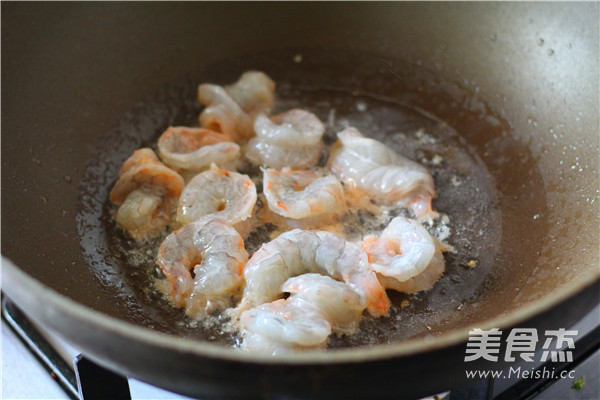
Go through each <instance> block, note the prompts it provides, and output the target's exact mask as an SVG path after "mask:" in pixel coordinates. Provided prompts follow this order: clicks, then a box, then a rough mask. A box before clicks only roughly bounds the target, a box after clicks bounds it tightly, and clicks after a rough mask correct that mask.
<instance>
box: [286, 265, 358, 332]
mask: <svg viewBox="0 0 600 400" xmlns="http://www.w3.org/2000/svg"><path fill="white" fill-rule="evenodd" d="M281 290H282V291H283V292H286V293H290V294H291V297H294V298H302V299H303V300H305V301H306V302H307V303H309V304H310V305H311V306H313V307H316V308H317V309H318V310H319V311H320V312H321V313H322V314H323V316H324V317H325V319H326V320H327V322H329V324H330V325H331V330H332V332H333V333H337V334H346V335H351V334H353V333H355V332H356V330H357V329H358V324H359V322H360V320H361V319H362V313H363V310H364V309H365V308H366V307H367V300H366V298H365V297H364V296H363V295H362V294H361V293H359V292H357V291H356V290H355V289H354V288H353V287H352V286H350V285H348V284H346V283H344V282H338V281H336V280H334V279H333V278H330V277H329V276H326V275H320V274H314V273H312V274H303V275H298V276H295V277H293V278H290V279H288V280H287V281H286V282H285V283H284V284H283V286H282V287H281Z"/></svg>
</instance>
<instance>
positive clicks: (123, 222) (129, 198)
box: [110, 148, 184, 242]
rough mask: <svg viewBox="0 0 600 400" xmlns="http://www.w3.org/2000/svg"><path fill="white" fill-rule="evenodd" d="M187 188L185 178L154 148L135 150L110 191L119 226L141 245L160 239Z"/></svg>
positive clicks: (124, 164)
mask: <svg viewBox="0 0 600 400" xmlns="http://www.w3.org/2000/svg"><path fill="white" fill-rule="evenodd" d="M183 186H184V181H183V178H182V177H181V176H180V175H179V174H178V173H177V172H175V171H173V170H171V169H170V168H168V167H167V166H166V165H164V164H163V163H161V162H160V161H159V160H158V157H156V154H154V152H153V151H152V150H151V149H148V148H143V149H139V150H136V151H134V152H133V154H132V155H131V157H129V158H128V159H127V160H126V161H125V162H124V163H123V166H122V167H121V170H120V171H119V179H118V180H117V182H116V183H115V185H114V186H113V188H112V190H111V191H110V201H111V203H112V204H114V205H115V206H117V207H118V210H117V213H116V215H115V221H116V222H117V225H118V226H119V227H121V228H122V229H123V230H124V231H126V232H127V233H128V234H129V235H130V236H131V237H132V238H133V239H135V240H136V241H138V242H139V241H143V240H146V239H150V238H152V237H154V236H157V235H158V234H159V233H160V232H161V231H162V230H164V229H165V228H166V227H167V225H169V224H170V223H171V221H172V217H173V211H174V209H175V206H176V204H177V200H178V198H179V195H180V194H181V192H182V190H183Z"/></svg>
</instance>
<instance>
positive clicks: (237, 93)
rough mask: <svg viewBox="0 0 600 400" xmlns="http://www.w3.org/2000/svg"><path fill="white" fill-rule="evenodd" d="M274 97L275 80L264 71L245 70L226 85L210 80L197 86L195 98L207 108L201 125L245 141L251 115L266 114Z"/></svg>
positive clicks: (251, 134) (248, 134) (252, 131)
mask: <svg viewBox="0 0 600 400" xmlns="http://www.w3.org/2000/svg"><path fill="white" fill-rule="evenodd" d="M274 98H275V82H273V81H272V80H271V78H269V77H268V76H267V75H266V74H264V73H262V72H258V71H248V72H246V73H244V74H242V76H241V77H240V79H239V80H238V81H237V82H236V83H234V84H232V85H229V86H226V87H225V88H223V87H221V86H218V85H213V84H209V83H205V84H202V85H200V86H199V87H198V101H199V102H200V103H201V104H204V105H205V106H206V108H205V109H204V110H203V111H202V113H201V114H200V124H201V125H202V126H203V127H205V128H207V129H210V130H214V131H218V132H223V133H225V134H227V135H231V136H232V137H233V138H234V139H235V140H236V141H244V140H246V139H248V138H250V137H251V136H253V135H254V129H253V123H254V118H255V117H256V115H258V114H259V113H268V112H269V111H270V109H271V106H272V105H273V101H274Z"/></svg>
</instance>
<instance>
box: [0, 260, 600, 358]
mask: <svg viewBox="0 0 600 400" xmlns="http://www.w3.org/2000/svg"><path fill="white" fill-rule="evenodd" d="M1 265H2V281H3V283H5V282H11V284H8V285H3V291H5V292H6V293H7V294H8V296H9V297H10V298H11V299H12V300H14V301H15V302H16V303H17V305H19V297H20V295H19V294H18V293H16V295H15V292H14V291H13V290H16V288H18V289H20V290H21V291H25V292H26V293H33V296H34V297H37V298H39V299H44V304H45V305H46V307H48V306H49V305H50V304H51V305H52V306H54V307H55V308H56V310H58V311H59V312H62V313H64V314H66V315H69V316H70V317H72V318H74V319H76V320H80V321H84V322H86V323H88V324H90V325H92V326H99V327H102V328H103V329H106V330H108V331H110V332H111V333H113V334H118V335H121V336H122V337H124V338H126V339H129V340H133V341H137V342H143V343H144V344H146V345H149V346H159V347H162V348H166V349H171V350H173V351H177V352H181V353H188V354H193V355H195V356H200V357H210V358H216V359H220V360H225V361H232V362H239V363H245V364H267V365H269V364H271V365H282V364H283V365H319V364H321V365H322V364H346V363H363V362H370V361H380V360H385V359H391V358H401V357H406V356H413V355H416V354H419V353H427V352H432V351H435V350H441V349H445V348H450V347H452V346H455V345H459V344H460V343H463V342H466V340H467V338H468V335H467V332H468V331H469V330H471V329H473V328H480V329H483V330H489V329H491V328H499V329H505V328H509V327H513V326H516V325H517V324H519V323H520V322H523V321H527V320H529V319H531V318H534V317H536V316H537V315H539V314H541V313H543V312H545V311H548V310H550V309H552V308H554V307H555V306H557V305H558V304H560V303H562V302H563V301H565V300H567V299H568V298H570V297H572V296H574V295H576V294H577V293H579V292H582V291H583V290H584V289H585V288H587V287H589V286H591V285H593V284H594V283H596V282H598V281H600V269H597V270H596V271H594V270H593V269H592V270H590V271H585V272H584V273H582V274H581V276H580V277H578V278H577V279H575V280H573V281H571V282H568V283H566V284H565V285H564V286H562V287H561V288H560V289H558V290H557V291H554V292H552V293H549V294H547V295H545V296H543V297H542V298H540V299H537V300H534V301H532V302H530V303H528V304H526V305H524V306H521V307H519V308H517V309H516V310H514V311H512V312H509V313H507V314H505V315H502V316H496V317H494V318H492V319H487V320H484V321H482V322H481V323H479V324H471V325H467V326H464V327H462V328H455V329H451V330H448V331H447V332H444V333H442V334H441V335H439V336H435V337H434V338H433V339H431V338H413V339H408V340H403V341H400V342H398V343H390V344H378V345H375V346H371V347H359V348H343V349H335V350H328V351H322V352H306V353H293V354H282V355H278V356H276V357H274V356H270V355H264V354H257V353H250V352H245V351H240V350H239V349H235V348H232V347H227V346H224V345H221V344H217V343H212V342H203V341H199V340H193V339H189V338H182V337H178V336H176V335H172V334H168V333H163V332H159V331H155V330H152V329H150V328H146V327H143V326H139V325H136V324H133V323H131V322H127V321H124V320H121V319H118V318H116V317H113V316H110V315H108V314H104V313H101V312H99V311H97V310H94V309H92V308H89V307H86V306H84V305H82V304H80V303H78V302H77V301H75V300H73V299H71V298H69V297H67V296H64V295H62V294H60V293H58V292H57V291H55V290H53V289H51V288H49V287H47V286H46V285H44V284H43V283H41V282H40V281H38V280H37V279H35V278H34V277H32V276H30V275H28V274H27V273H26V272H24V271H23V270H21V269H20V268H19V267H17V266H16V265H15V264H14V263H13V262H12V261H10V260H9V259H8V258H6V257H5V256H4V255H2V259H1ZM24 311H25V312H26V314H28V315H30V314H29V312H28V310H27V309H24ZM42 325H46V324H45V323H43V322H42ZM57 333H58V334H59V335H60V336H63V334H62V332H57ZM82 350H83V349H82Z"/></svg>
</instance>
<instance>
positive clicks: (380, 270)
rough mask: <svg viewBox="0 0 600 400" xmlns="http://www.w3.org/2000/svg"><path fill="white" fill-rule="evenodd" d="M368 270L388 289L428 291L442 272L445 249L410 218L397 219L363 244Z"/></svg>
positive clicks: (406, 291)
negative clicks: (376, 275) (369, 263)
mask: <svg viewBox="0 0 600 400" xmlns="http://www.w3.org/2000/svg"><path fill="white" fill-rule="evenodd" d="M363 247H364V249H365V251H366V252H367V254H368V256H369V261H370V262H371V268H373V270H374V271H375V272H377V274H378V277H379V280H380V281H381V282H382V284H383V285H384V286H385V287H386V288H388V289H394V290H397V291H400V292H404V293H414V292H419V291H422V290H427V289H430V288H431V287H432V286H433V285H434V283H435V282H436V281H437V280H438V279H439V278H440V276H442V274H443V273H444V269H445V262H444V256H443V255H442V251H445V250H447V249H448V247H446V246H444V245H443V244H442V243H440V241H439V240H437V239H436V238H435V237H433V236H431V235H430V234H429V232H427V230H426V229H425V228H424V227H423V226H422V225H421V224H420V223H419V222H417V221H415V220H413V219H408V218H403V217H396V218H394V219H393V220H392V221H391V222H390V224H389V225H388V226H387V228H385V229H384V230H383V232H382V233H381V235H380V236H379V238H376V237H369V238H366V239H365V241H364V244H363Z"/></svg>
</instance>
